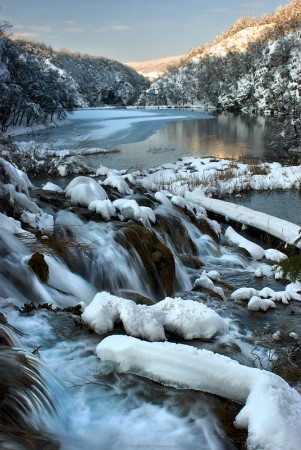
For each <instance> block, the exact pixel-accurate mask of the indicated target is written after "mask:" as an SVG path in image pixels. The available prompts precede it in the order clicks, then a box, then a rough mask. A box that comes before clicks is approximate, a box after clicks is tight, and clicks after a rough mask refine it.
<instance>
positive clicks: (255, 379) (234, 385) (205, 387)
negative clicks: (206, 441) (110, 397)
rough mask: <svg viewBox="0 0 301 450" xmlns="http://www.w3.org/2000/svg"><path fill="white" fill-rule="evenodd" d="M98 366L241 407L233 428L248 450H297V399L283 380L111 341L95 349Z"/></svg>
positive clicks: (204, 356) (162, 347)
mask: <svg viewBox="0 0 301 450" xmlns="http://www.w3.org/2000/svg"><path fill="white" fill-rule="evenodd" d="M96 353H97V356H98V357H99V358H100V359H101V360H102V361H110V362H112V363H113V364H114V365H116V366H117V370H119V371H120V372H124V373H134V374H137V375H139V376H144V377H146V378H149V379H152V380H155V381H157V382H159V383H163V384H165V385H167V386H173V387H177V388H186V389H195V390H201V391H205V392H209V393H212V394H215V395H220V396H223V397H226V398H230V399H232V400H234V401H237V402H243V403H245V406H244V407H243V408H242V410H241V411H240V413H239V414H238V415H237V417H236V421H235V423H236V425H237V426H238V427H244V428H247V429H248V440H247V445H248V449H249V450H255V449H259V448H260V449H261V450H283V449H286V450H296V449H298V448H300V442H301V422H300V417H301V397H300V395H299V394H298V393H297V391H295V390H294V389H293V388H291V387H290V386H289V385H288V384H287V383H286V382H285V381H284V380H283V379H282V378H280V377H279V376H277V375H275V374H273V373H271V372H266V371H264V370H259V369H256V368H251V367H246V366H242V365H241V364H239V363H238V362H237V361H234V360H232V359H231V358H229V357H226V356H222V355H219V354H215V353H213V352H211V351H208V350H205V349H196V348H194V347H191V346H188V345H183V344H172V343H168V342H152V343H150V342H143V341H140V340H139V339H136V338H133V337H128V336H110V337H107V338H105V339H104V340H103V341H102V342H100V344H98V346H97V348H96Z"/></svg>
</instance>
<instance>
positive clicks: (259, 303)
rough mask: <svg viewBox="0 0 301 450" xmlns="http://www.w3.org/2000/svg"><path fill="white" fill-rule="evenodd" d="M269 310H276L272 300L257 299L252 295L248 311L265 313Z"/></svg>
mask: <svg viewBox="0 0 301 450" xmlns="http://www.w3.org/2000/svg"><path fill="white" fill-rule="evenodd" d="M270 308H276V305H275V303H274V302H273V300H269V299H267V298H261V297H257V296H256V295H254V297H252V298H251V299H250V301H249V303H248V310H249V311H267V310H268V309H270Z"/></svg>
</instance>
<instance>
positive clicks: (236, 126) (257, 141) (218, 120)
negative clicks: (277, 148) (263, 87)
mask: <svg viewBox="0 0 301 450" xmlns="http://www.w3.org/2000/svg"><path fill="white" fill-rule="evenodd" d="M265 120H266V119H265V117H262V116H256V115H250V116H248V115H234V114H231V113H222V114H219V115H218V116H216V117H215V118H213V119H206V120H189V121H180V122H173V123H170V124H169V125H168V126H167V127H166V128H165V129H163V130H160V132H159V133H158V134H157V138H156V141H157V142H158V141H161V142H162V145H168V146H175V147H177V148H179V147H180V148H182V149H184V150H185V151H186V153H187V154H192V155H193V156H208V155H210V156H218V157H227V158H229V157H232V158H233V157H234V158H237V157H239V156H244V155H247V156H249V157H250V156H252V157H256V158H265V157H271V156H272V155H274V153H273V152H271V151H270V150H269V149H268V148H267V147H265V144H264V141H263V132H264V128H265Z"/></svg>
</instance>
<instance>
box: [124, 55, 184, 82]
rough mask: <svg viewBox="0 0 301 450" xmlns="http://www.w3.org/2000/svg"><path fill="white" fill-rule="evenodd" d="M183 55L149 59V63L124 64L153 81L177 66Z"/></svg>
mask: <svg viewBox="0 0 301 450" xmlns="http://www.w3.org/2000/svg"><path fill="white" fill-rule="evenodd" d="M184 56H185V55H178V56H167V57H165V58H159V59H150V60H149V61H141V62H126V63H124V64H126V65H127V66H129V67H132V69H134V70H136V71H137V72H138V73H140V74H141V75H143V76H144V77H146V78H148V79H150V80H155V79H157V78H159V77H160V76H162V75H163V74H164V72H165V71H166V70H167V68H168V67H169V66H177V65H179V64H180V62H181V60H182V59H183V58H184Z"/></svg>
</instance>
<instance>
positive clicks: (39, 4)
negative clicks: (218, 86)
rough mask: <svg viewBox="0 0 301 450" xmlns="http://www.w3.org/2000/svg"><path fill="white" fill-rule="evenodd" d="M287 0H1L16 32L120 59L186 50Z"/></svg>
mask: <svg viewBox="0 0 301 450" xmlns="http://www.w3.org/2000/svg"><path fill="white" fill-rule="evenodd" d="M286 2H287V0H257V1H254V0H0V6H1V10H0V15H1V19H5V20H8V21H9V22H10V23H11V24H12V25H13V28H12V32H13V33H17V34H18V35H22V36H23V37H27V38H28V39H37V40H40V41H43V42H45V43H46V44H48V45H51V46H52V47H53V48H55V49H60V48H68V49H70V50H72V51H80V52H83V53H89V54H93V55H99V56H106V57H108V58H113V59H117V60H118V61H122V62H126V61H145V60H148V59H155V58H161V57H164V56H174V55H181V54H185V53H186V52H187V51H189V50H190V49H191V48H194V47H198V46H200V45H202V44H204V43H206V42H211V41H212V40H213V39H214V38H215V37H216V36H217V35H218V34H220V33H222V32H223V31H226V30H227V29H228V28H229V27H230V26H231V25H232V24H233V23H234V22H235V21H236V20H237V19H238V18H239V17H241V16H242V15H246V14H250V15H252V16H255V17H259V16H261V15H262V14H263V13H265V12H272V11H274V10H275V8H276V7H277V6H279V5H282V4H286Z"/></svg>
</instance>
